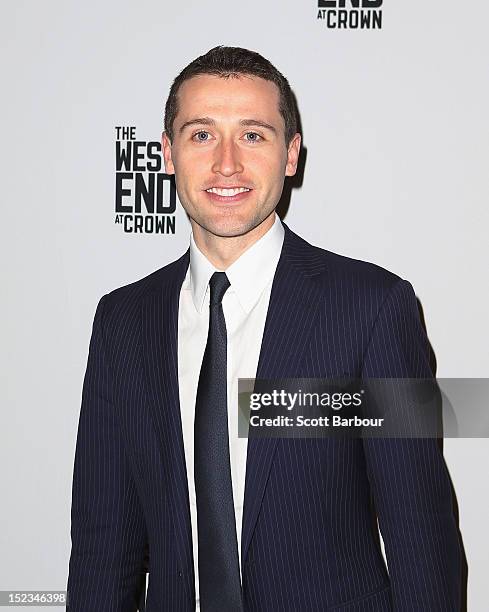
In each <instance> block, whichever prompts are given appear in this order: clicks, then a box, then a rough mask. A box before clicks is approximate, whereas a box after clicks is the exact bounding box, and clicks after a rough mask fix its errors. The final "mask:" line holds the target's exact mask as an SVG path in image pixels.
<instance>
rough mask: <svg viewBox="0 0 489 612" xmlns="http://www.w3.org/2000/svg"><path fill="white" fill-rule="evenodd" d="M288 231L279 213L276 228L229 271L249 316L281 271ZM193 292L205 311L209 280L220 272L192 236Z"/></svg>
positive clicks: (194, 300)
mask: <svg viewBox="0 0 489 612" xmlns="http://www.w3.org/2000/svg"><path fill="white" fill-rule="evenodd" d="M284 233H285V232H284V228H283V225H282V222H281V221H280V218H279V216H278V215H277V214H276V213H275V220H274V223H273V225H272V227H271V228H270V229H269V230H268V231H267V233H266V234H264V235H263V236H262V237H261V238H260V239H259V240H257V241H256V242H255V243H254V244H253V245H252V246H251V247H250V248H249V249H247V250H246V251H245V252H244V253H243V254H242V255H241V256H240V257H238V259H237V260H236V261H235V262H234V263H232V264H231V265H230V266H229V268H228V269H227V270H226V274H227V277H228V279H229V282H230V283H231V287H230V288H229V290H228V291H231V290H232V291H234V292H235V293H236V296H237V298H238V301H239V303H240V304H241V306H242V307H243V310H244V311H245V312H246V313H249V312H250V311H251V309H252V308H253V307H254V306H255V304H256V303H257V302H258V300H259V298H260V295H261V294H262V292H263V290H264V289H265V287H266V286H267V285H268V283H269V281H270V280H271V279H272V278H273V276H274V274H275V270H276V268H277V264H278V260H279V259H280V253H281V251H282V245H283V241H284ZM189 270H190V289H191V291H192V299H193V302H194V305H195V308H196V309H197V311H198V312H201V311H202V308H203V306H204V300H205V295H206V292H207V287H208V285H209V280H210V278H211V276H212V275H213V274H214V272H219V270H218V269H217V268H215V267H214V266H213V265H212V264H211V262H210V261H209V260H208V259H207V257H206V256H205V255H204V254H203V253H202V251H200V250H199V248H198V247H197V245H196V244H195V240H194V237H193V234H192V233H191V234H190V266H189Z"/></svg>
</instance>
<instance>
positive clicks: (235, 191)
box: [205, 186, 252, 205]
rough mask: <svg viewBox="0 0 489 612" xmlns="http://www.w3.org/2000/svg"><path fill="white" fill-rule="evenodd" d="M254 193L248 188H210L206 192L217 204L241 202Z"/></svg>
mask: <svg viewBox="0 0 489 612" xmlns="http://www.w3.org/2000/svg"><path fill="white" fill-rule="evenodd" d="M251 191H252V189H249V188H248V187H238V186H235V187H209V189H206V190H205V192H206V193H207V194H208V196H209V198H210V199H211V200H212V201H213V202H214V203H215V204H218V205H219V204H230V203H232V202H240V201H241V200H244V199H246V198H247V197H248V194H249V193H250V192H251Z"/></svg>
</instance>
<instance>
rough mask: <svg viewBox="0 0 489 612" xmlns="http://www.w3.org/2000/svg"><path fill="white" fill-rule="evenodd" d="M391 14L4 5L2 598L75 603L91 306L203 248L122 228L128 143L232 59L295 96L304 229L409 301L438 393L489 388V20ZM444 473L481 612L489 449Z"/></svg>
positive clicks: (281, 5)
mask: <svg viewBox="0 0 489 612" xmlns="http://www.w3.org/2000/svg"><path fill="white" fill-rule="evenodd" d="M382 10H383V28H382V29H381V30H363V31H361V30H332V29H328V28H327V27H326V25H325V23H324V21H321V20H317V19H316V15H317V11H318V9H317V0H308V1H307V2H304V1H302V2H297V1H293V0H281V2H268V3H267V2H263V1H262V0H247V2H246V3H245V2H242V3H230V2H227V1H225V0H208V1H207V2H205V3H204V2H201V1H199V2H197V1H195V0H188V1H187V2H184V3H182V2H177V3H169V2H167V3H164V2H154V1H150V0H146V1H141V2H137V3H136V2H127V1H122V0H118V1H117V2H115V1H114V0H110V1H106V2H102V3H95V2H93V1H88V0H86V1H85V2H76V3H75V2H66V1H65V2H61V1H54V0H51V1H49V0H45V1H44V2H35V1H34V0H31V1H25V0H23V1H21V0H16V1H15V2H10V3H8V4H7V3H5V4H4V6H3V11H2V13H3V16H2V21H1V25H0V28H1V40H2V43H3V46H4V52H3V54H2V60H1V62H2V85H3V87H2V89H3V93H2V101H1V104H2V112H1V113H0V120H1V134H2V145H1V156H2V161H1V167H2V170H3V172H4V175H3V178H2V190H1V194H2V220H3V232H2V240H1V248H2V253H1V255H2V264H3V270H4V281H3V283H2V286H3V289H4V290H3V299H2V302H1V303H2V317H1V321H2V335H1V337H2V342H1V345H2V364H1V368H2V385H1V417H0V418H1V421H0V431H1V432H2V434H1V441H2V444H1V448H0V462H1V463H0V465H1V468H0V470H1V491H2V503H1V504H0V521H1V530H0V555H1V558H0V590H6V589H24V590H27V589H31V590H34V589H65V588H66V580H67V572H68V559H69V552H70V538H69V527H70V502H71V477H72V468H73V456H74V447H75V441H76V430H77V424H78V415H79V409H80V397H81V386H82V381H83V374H84V371H85V366H86V359H87V353H88V342H89V338H90V332H91V325H92V321H93V315H94V313H95V306H96V304H97V302H98V300H99V298H100V297H101V296H102V295H103V294H104V293H107V292H108V291H110V290H112V289H114V288H115V287H118V286H120V285H123V284H126V283H129V282H132V281H134V280H137V279H138V278H141V277H142V276H145V275H146V274H148V273H150V272H152V271H153V270H155V269H157V268H159V267H161V266H163V265H165V264H166V263H168V262H169V261H171V260H172V259H175V258H176V257H177V256H179V255H180V254H181V253H182V252H183V251H184V250H185V249H186V247H187V243H188V236H189V225H188V222H187V220H186V217H185V215H184V214H183V212H182V210H181V208H180V206H178V209H177V219H176V228H177V231H176V234H175V235H174V236H172V235H158V234H127V233H124V232H123V231H122V228H121V226H118V225H115V224H114V216H115V215H114V175H115V152H114V148H115V144H114V141H115V129H114V128H115V126H116V125H134V126H136V128H137V136H138V138H140V139H141V140H148V141H149V140H159V138H160V133H161V129H162V121H163V105H164V101H165V99H166V95H167V93H168V89H169V86H170V84H171V81H172V79H173V78H174V77H175V76H176V75H177V73H178V72H179V71H180V70H181V69H182V68H183V67H184V66H185V65H186V64H187V63H188V62H189V61H191V60H192V59H193V58H195V57H196V56H198V55H201V54H202V53H204V52H205V51H207V50H208V49H210V48H211V47H213V46H215V45H218V44H224V45H233V46H243V47H247V48H250V49H254V50H256V51H259V52H260V53H262V54H263V55H264V56H265V57H268V58H269V59H270V60H271V61H272V62H273V63H274V64H275V65H276V66H277V67H278V68H279V70H281V71H282V72H283V73H284V74H285V75H286V76H287V77H288V79H289V81H290V83H291V85H292V88H293V89H294V91H295V93H296V95H297V98H298V102H299V109H300V113H301V118H302V125H303V136H304V140H303V142H304V145H305V147H306V148H307V161H306V166H305V174H304V181H303V185H302V187H301V188H300V189H296V190H294V191H293V194H292V201H291V205H290V208H289V211H288V214H287V216H286V218H285V221H286V222H287V223H288V224H289V226H290V227H291V228H292V229H293V230H294V231H296V232H297V233H299V234H301V235H302V236H303V237H304V238H306V239H307V240H309V241H310V242H312V243H313V244H317V245H319V246H322V247H323V248H327V249H329V250H333V251H336V252H339V253H342V254H345V255H348V256H350V257H356V258H359V259H366V260H368V261H373V262H375V263H377V264H379V265H381V266H383V267H386V268H388V269H390V270H392V271H393V272H396V273H397V274H399V275H400V276H402V277H404V278H407V279H408V280H410V281H411V282H412V284H413V286H414V288H415V291H416V293H417V295H418V298H419V300H420V302H421V304H422V305H423V309H424V314H425V318H426V325H427V329H428V334H429V337H430V340H431V343H432V345H433V347H434V350H435V352H436V356H437V361H438V376H440V377H488V376H489V352H488V350H487V341H488V338H487V331H488V325H487V312H488V310H489V288H488V278H487V277H488V274H487V264H488V256H487V247H488V240H487V228H488V225H489V214H488V196H489V187H488V180H487V168H488V162H489V152H488V135H489V134H488V132H489V121H488V113H487V109H488V108H489V83H488V74H489V73H488V65H487V64H488V62H487V57H488V52H489V42H488V38H487V27H486V25H487V21H488V20H489V4H488V3H487V2H485V1H484V0H473V2H470V3H463V4H462V3H460V2H455V1H454V0H432V1H431V2H422V1H421V0H404V1H399V0H385V1H384V6H383V7H382ZM445 456H446V460H447V464H448V466H449V470H450V473H451V476H452V479H453V482H454V486H455V489H456V492H457V496H458V503H459V508H460V527H461V530H462V534H463V537H464V544H465V550H466V555H467V559H468V564H469V583H468V609H469V610H471V611H473V612H479V611H480V612H482V611H483V610H486V609H487V584H486V582H487V567H488V566H489V536H488V529H487V509H488V501H489V493H488V485H487V482H488V480H487V475H486V471H487V465H488V462H489V442H488V440H486V439H481V440H477V439H471V440H447V441H446V442H445ZM42 609H43V610H45V609H47V608H42ZM58 609H59V608H58Z"/></svg>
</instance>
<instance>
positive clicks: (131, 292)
mask: <svg viewBox="0 0 489 612" xmlns="http://www.w3.org/2000/svg"><path fill="white" fill-rule="evenodd" d="M187 256H188V253H184V254H183V255H182V256H181V257H180V258H179V259H177V260H175V261H172V262H171V263H169V264H167V265H165V266H163V267H162V268H158V269H157V270H155V271H154V272H151V273H150V274H147V275H146V276H144V277H143V278H140V279H139V280H136V281H133V282H132V283H128V284H127V285H123V286H121V287H117V288H116V289H113V290H111V291H109V292H108V293H107V294H106V295H104V296H103V298H102V300H103V301H104V318H106V319H110V318H112V317H115V318H118V319H120V318H121V316H125V317H127V316H130V314H131V313H133V312H136V311H137V310H139V306H140V304H141V300H142V299H144V297H145V296H146V295H149V294H151V293H154V292H156V291H162V290H163V289H164V287H165V285H168V284H169V283H171V281H172V280H173V279H175V278H176V277H177V276H178V275H179V273H182V271H183V272H185V270H186V267H185V262H186V259H187Z"/></svg>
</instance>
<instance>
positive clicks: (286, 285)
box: [68, 226, 460, 612]
mask: <svg viewBox="0 0 489 612" xmlns="http://www.w3.org/2000/svg"><path fill="white" fill-rule="evenodd" d="M285 230H286V231H285V240H284V247H283V250H282V255H281V258H280V261H279V264H278V267H277V272H276V275H275V278H274V283H273V288H272V294H271V298H270V305H269V310H268V314H267V321H266V325H265V331H264V336H263V341H262V349H261V353H260V360H259V364H258V372H257V377H258V378H274V377H277V378H286V377H290V378H292V377H327V376H342V375H348V376H355V377H358V376H363V377H390V376H393V377H394V376H395V377H429V376H430V375H431V374H430V370H429V365H428V356H427V343H426V337H425V335H424V332H423V330H422V327H421V324H420V322H419V317H418V313H417V306H416V300H415V296H414V292H413V289H412V287H411V285H410V284H409V283H408V282H406V281H403V280H401V279H400V278H398V277H397V276H395V275H393V274H391V273H389V272H387V271H386V270H383V269H382V268H379V267H377V266H374V265H372V264H367V263H364V262H360V261H355V260H351V259H348V258H345V257H341V256H339V255H335V254H333V253H330V252H327V251H324V250H322V249H318V248H316V247H312V246H311V245H309V244H308V243H306V242H305V241H304V240H302V239H301V238H299V237H298V236H297V235H296V234H294V233H293V232H291V231H290V230H289V229H288V227H287V226H285ZM187 267H188V252H187V253H186V254H185V255H184V256H182V257H181V258H180V259H179V260H177V261H176V262H174V263H172V264H170V265H169V266H166V267H165V268H162V269H160V270H158V271H156V272H155V273H153V274H151V275H150V276H148V277H146V278H145V279H142V280H141V281H138V282H136V283H133V284H131V285H128V286H126V287H123V288H120V289H117V290H115V291H113V292H112V293H110V294H108V295H107V296H104V297H103V298H102V299H101V301H100V303H99V305H98V308H97V312H96V315H95V320H94V326H93V332H92V339H91V343H90V353H89V360H88V365H87V372H86V375H85V381H84V390H83V399H82V408H81V413H80V423H79V432H78V439H77V449H76V457H75V470H74V480H73V504H72V542H73V545H72V554H71V559H70V574H69V580H68V590H69V598H70V610H74V611H80V612H91V611H93V612H95V611H97V612H98V611H100V612H111V611H116V610H117V611H124V612H125V611H129V610H131V611H133V610H136V603H135V602H136V599H137V592H136V591H137V587H136V584H137V580H138V573H139V571H140V569H141V567H142V563H143V557H144V550H145V547H146V546H149V559H150V560H149V565H150V578H149V588H148V599H147V610H148V612H157V611H161V610H165V611H166V610H168V611H172V612H173V611H175V612H180V611H182V612H183V611H188V610H193V609H194V607H195V593H194V586H193V585H194V576H193V560H192V547H191V532H190V517H189V505H188V484H187V477H186V470H185V461H184V454H183V452H184V451H183V439H182V430H181V422H180V411H179V398H178V376H177V353H176V347H177V322H178V299H179V291H180V287H181V284H182V282H183V278H184V276H185V272H186V269H187ZM372 496H373V499H374V501H375V506H376V509H377V512H378V516H379V524H380V528H381V531H382V535H383V538H384V541H385V547H386V555H387V561H388V566H389V571H387V569H386V567H385V564H384V562H383V558H382V554H381V551H380V548H379V544H378V540H377V538H376V535H375V530H374V528H373V524H374V523H373V520H372ZM241 554H242V567H243V590H244V598H245V609H246V610H247V612H255V611H265V610H266V611H267V612H269V611H271V612H273V611H279V610H280V611H301V610H307V611H315V610H317V611H319V610H338V611H339V610H341V611H345V612H373V611H375V612H387V611H392V610H396V611H398V610H399V611H402V612H413V611H419V612H424V611H426V612H437V611H440V612H442V611H443V612H448V611H452V610H453V611H458V610H459V599H460V550H459V543H458V534H457V529H456V526H455V521H454V517H453V513H452V502H451V493H450V485H449V479H448V474H447V470H446V466H445V463H444V460H443V457H442V455H441V453H440V451H439V449H438V446H437V444H436V441H434V440H425V439H417V440H394V439H393V440H381V439H372V440H364V441H362V440H347V439H345V440H339V439H324V440H319V439H309V440H297V439H283V440H277V439H271V440H266V439H251V440H250V441H249V444H248V455H247V472H246V488H245V499H244V513H243V528H242V534H241ZM223 612H225V611H223Z"/></svg>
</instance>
